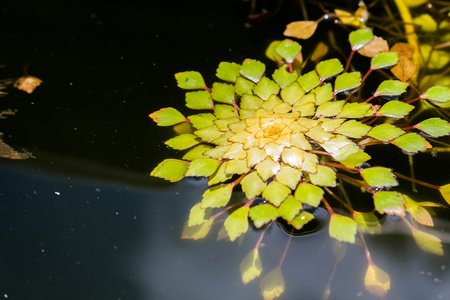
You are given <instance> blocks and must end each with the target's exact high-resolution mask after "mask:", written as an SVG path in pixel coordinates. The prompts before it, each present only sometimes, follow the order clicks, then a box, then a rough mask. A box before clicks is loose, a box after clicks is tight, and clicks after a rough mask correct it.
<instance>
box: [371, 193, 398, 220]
mask: <svg viewBox="0 0 450 300" xmlns="http://www.w3.org/2000/svg"><path fill="white" fill-rule="evenodd" d="M373 202H374V204H375V209H376V210H377V211H378V212H379V213H380V214H388V215H398V216H405V205H404V203H405V198H404V197H403V195H402V194H400V193H397V192H388V191H381V192H377V193H375V194H374V196H373Z"/></svg>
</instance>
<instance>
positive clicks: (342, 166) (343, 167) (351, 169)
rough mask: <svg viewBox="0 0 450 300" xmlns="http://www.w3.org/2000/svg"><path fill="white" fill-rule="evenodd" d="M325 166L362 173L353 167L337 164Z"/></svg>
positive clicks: (328, 163) (329, 163) (327, 163)
mask: <svg viewBox="0 0 450 300" xmlns="http://www.w3.org/2000/svg"><path fill="white" fill-rule="evenodd" d="M325 165H327V166H331V167H335V168H339V169H344V170H349V171H355V172H358V173H359V172H361V170H360V169H356V168H351V167H346V166H344V165H340V164H336V163H331V162H326V163H325Z"/></svg>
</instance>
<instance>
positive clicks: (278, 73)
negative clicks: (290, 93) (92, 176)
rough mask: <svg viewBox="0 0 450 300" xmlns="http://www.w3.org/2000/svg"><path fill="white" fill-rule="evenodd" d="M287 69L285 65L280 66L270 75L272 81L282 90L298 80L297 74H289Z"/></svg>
mask: <svg viewBox="0 0 450 300" xmlns="http://www.w3.org/2000/svg"><path fill="white" fill-rule="evenodd" d="M287 67H288V66H287V65H282V66H281V67H279V68H278V69H277V70H275V72H273V75H272V77H273V80H275V82H276V83H278V85H279V86H280V87H281V88H282V89H284V88H285V87H287V86H288V85H290V84H291V83H293V82H294V81H296V80H297V78H298V74H297V72H295V71H294V72H292V73H289V72H288V70H287Z"/></svg>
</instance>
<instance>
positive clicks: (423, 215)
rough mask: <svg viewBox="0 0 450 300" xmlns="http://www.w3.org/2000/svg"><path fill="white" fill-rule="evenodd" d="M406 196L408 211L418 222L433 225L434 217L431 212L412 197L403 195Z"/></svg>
mask: <svg viewBox="0 0 450 300" xmlns="http://www.w3.org/2000/svg"><path fill="white" fill-rule="evenodd" d="M403 197H404V198H405V208H406V211H407V212H408V213H409V214H410V215H411V217H413V219H414V220H416V221H417V222H418V223H420V224H422V225H425V226H433V219H432V218H431V215H430V213H429V212H428V211H427V210H426V209H425V208H424V207H423V206H422V205H421V203H418V202H416V201H414V200H413V199H411V198H410V197H408V196H406V195H403Z"/></svg>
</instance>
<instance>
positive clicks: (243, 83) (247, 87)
mask: <svg viewBox="0 0 450 300" xmlns="http://www.w3.org/2000/svg"><path fill="white" fill-rule="evenodd" d="M254 87H255V83H253V82H251V81H250V80H247V79H245V78H244V77H241V76H239V77H238V78H237V79H236V84H235V85H234V92H235V93H236V95H239V96H242V95H245V94H249V95H250V94H252V93H253V89H254Z"/></svg>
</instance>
